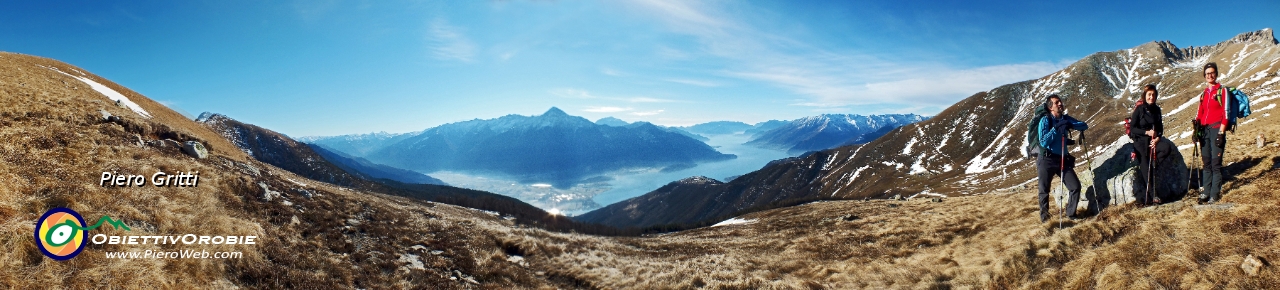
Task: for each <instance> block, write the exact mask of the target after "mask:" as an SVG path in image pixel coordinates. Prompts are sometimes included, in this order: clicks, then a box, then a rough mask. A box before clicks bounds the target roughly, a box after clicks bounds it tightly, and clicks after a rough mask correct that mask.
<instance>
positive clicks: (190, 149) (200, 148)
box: [182, 141, 209, 159]
mask: <svg viewBox="0 0 1280 290" xmlns="http://www.w3.org/2000/svg"><path fill="white" fill-rule="evenodd" d="M182 152H183V153H187V155H191V157H195V158H196V159H204V158H206V157H209V150H208V149H205V148H204V144H200V142H196V141H187V142H186V143H182Z"/></svg>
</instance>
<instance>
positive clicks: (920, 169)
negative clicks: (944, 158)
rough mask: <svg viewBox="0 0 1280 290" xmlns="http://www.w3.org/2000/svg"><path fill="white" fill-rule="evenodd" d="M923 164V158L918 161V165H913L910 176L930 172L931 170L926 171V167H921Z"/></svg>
mask: <svg viewBox="0 0 1280 290" xmlns="http://www.w3.org/2000/svg"><path fill="white" fill-rule="evenodd" d="M921 163H924V159H923V158H922V159H916V163H912V164H911V172H909V173H908V174H920V173H925V172H929V169H925V168H924V166H922V165H921Z"/></svg>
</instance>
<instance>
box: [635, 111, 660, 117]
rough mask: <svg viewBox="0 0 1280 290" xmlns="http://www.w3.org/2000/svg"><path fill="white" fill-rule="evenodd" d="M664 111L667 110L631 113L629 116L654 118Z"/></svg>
mask: <svg viewBox="0 0 1280 290" xmlns="http://www.w3.org/2000/svg"><path fill="white" fill-rule="evenodd" d="M663 111H666V110H653V111H642V112H631V113H629V114H631V115H632V116H639V117H644V116H653V115H657V114H662V112H663Z"/></svg>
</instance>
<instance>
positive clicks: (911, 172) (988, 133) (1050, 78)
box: [589, 29, 1280, 226]
mask: <svg viewBox="0 0 1280 290" xmlns="http://www.w3.org/2000/svg"><path fill="white" fill-rule="evenodd" d="M1208 62H1216V63H1217V64H1218V66H1219V69H1220V71H1221V73H1220V75H1221V76H1220V78H1219V79H1220V81H1221V82H1222V83H1223V84H1225V85H1228V86H1233V87H1237V88H1240V89H1241V90H1242V91H1244V92H1246V93H1247V94H1249V95H1250V96H1251V105H1252V107H1253V115H1252V116H1250V117H1249V119H1246V120H1243V121H1241V125H1240V126H1241V127H1247V126H1249V123H1250V122H1253V121H1254V120H1258V119H1264V118H1272V117H1273V116H1272V114H1271V113H1272V112H1270V110H1271V109H1273V108H1275V107H1276V103H1277V100H1276V99H1277V97H1280V74H1278V73H1277V69H1280V66H1277V65H1280V45H1277V42H1276V39H1275V36H1274V34H1273V32H1272V30H1271V29H1264V30H1260V31H1255V32H1248V33H1243V34H1240V35H1238V36H1236V37H1234V38H1232V39H1230V40H1227V41H1224V42H1221V43H1218V44H1215V45H1211V46H1205V47H1188V48H1178V47H1177V46H1175V45H1173V44H1172V43H1170V42H1168V41H1157V42H1149V43H1146V44H1143V45H1140V46H1138V47H1135V48H1131V49H1124V50H1119V51H1111V52H1098V53H1094V54H1092V55H1089V56H1087V57H1085V58H1083V59H1081V60H1079V61H1077V62H1075V63H1073V64H1071V65H1070V66H1068V67H1066V68H1064V69H1062V70H1060V71H1057V72H1054V73H1052V74H1049V75H1047V76H1044V77H1041V78H1038V79H1034V80H1028V81H1023V82H1018V83H1013V84H1008V85H1003V86H1000V87H997V88H994V89H991V90H989V91H985V92H978V93H977V94H974V95H973V96H970V97H968V98H966V99H964V100H961V101H959V102H957V103H956V104H954V105H952V106H951V107H949V108H947V109H946V110H943V111H942V112H940V113H939V114H938V115H937V116H934V117H931V118H929V119H928V120H925V121H922V122H918V123H914V124H910V125H906V126H903V127H901V128H899V129H895V130H892V131H890V132H888V133H887V134H885V135H884V136H882V137H881V138H878V139H876V140H874V141H871V142H870V143H866V144H861V145H854V146H847V147H840V148H836V149H831V150H823V151H819V152H814V153H812V154H808V155H805V156H802V157H798V158H789V159H784V160H779V161H775V162H774V163H772V164H770V165H767V166H765V167H764V168H763V169H761V170H759V171H755V172H751V173H748V174H744V175H743V176H741V177H738V178H735V179H733V181H731V182H728V183H724V184H723V185H718V186H709V188H707V189H706V190H701V191H698V192H685V193H683V194H681V195H680V196H679V197H678V200H676V199H675V198H677V197H659V198H654V196H653V195H662V193H660V192H657V191H655V192H653V193H649V194H646V195H643V196H640V197H636V198H635V199H633V200H640V201H642V202H640V203H639V204H630V205H628V208H656V207H653V206H648V205H645V203H664V202H665V203H671V202H682V203H694V204H703V205H704V206H701V207H699V208H681V209H679V211H667V210H652V211H644V212H640V211H630V210H619V209H618V208H615V206H606V207H605V208H602V209H600V210H598V211H602V212H609V211H614V212H618V213H617V214H623V215H625V217H622V218H621V219H627V220H628V221H617V222H614V223H613V224H617V225H631V226H645V225H652V224H653V223H652V222H660V223H698V222H701V221H704V220H707V219H697V218H687V215H685V214H684V212H686V211H700V212H703V213H702V214H700V215H698V216H699V217H714V218H710V219H716V218H719V219H724V218H729V217H733V216H737V215H738V214H741V213H743V212H746V211H753V210H761V209H766V208H773V207H778V206H786V205H793V204H797V203H801V202H805V201H813V200H821V199H862V198H884V197H890V196H894V195H902V196H904V197H911V196H930V195H935V196H958V195H972V194H985V193H992V192H997V191H1000V190H1001V189H1005V188H1011V187H1015V186H1024V185H1029V184H1032V181H1034V179H1035V178H1036V176H1035V174H1036V172H1035V167H1034V162H1033V161H1032V160H1029V159H1027V158H1026V152H1025V150H1023V148H1024V147H1025V146H1026V144H1025V143H1026V128H1027V124H1028V122H1029V121H1030V119H1031V117H1032V114H1033V109H1034V107H1035V106H1038V105H1040V104H1041V103H1042V102H1044V100H1045V97H1046V96H1048V95H1049V94H1058V95H1060V96H1062V99H1063V102H1064V103H1065V105H1066V106H1067V113H1068V114H1070V115H1072V116H1074V117H1076V118H1078V119H1080V120H1082V121H1085V122H1087V123H1089V124H1090V126H1091V128H1090V129H1089V130H1087V131H1085V134H1084V135H1085V140H1080V141H1081V144H1080V145H1083V146H1074V147H1073V148H1072V152H1073V153H1072V154H1073V155H1075V156H1077V157H1078V159H1077V162H1078V163H1079V165H1081V166H1079V167H1078V168H1081V170H1083V168H1086V167H1085V166H1082V165H1083V164H1084V163H1085V162H1087V161H1089V160H1090V159H1091V158H1094V157H1103V158H1108V157H1110V156H1100V155H1101V154H1103V153H1104V152H1107V151H1106V150H1105V149H1106V148H1108V147H1110V146H1113V145H1117V144H1122V143H1126V142H1129V140H1128V138H1127V137H1125V136H1124V135H1123V134H1124V126H1123V120H1124V118H1125V117H1127V116H1128V115H1129V112H1130V109H1131V108H1132V107H1133V104H1134V101H1135V100H1136V99H1137V97H1138V95H1139V94H1140V92H1141V90H1142V87H1143V86H1145V85H1146V84H1155V85H1156V86H1157V87H1158V88H1159V90H1160V99H1159V100H1158V101H1157V104H1159V105H1160V106H1162V107H1163V108H1164V112H1165V117H1164V118H1165V119H1164V120H1165V132H1166V137H1167V138H1168V139H1169V140H1171V141H1173V142H1175V143H1176V144H1178V145H1179V148H1180V149H1182V150H1184V151H1185V150H1190V147H1191V145H1190V143H1191V141H1190V140H1189V137H1190V136H1191V128H1190V127H1191V126H1190V120H1191V119H1193V118H1194V115H1195V113H1196V105H1197V104H1198V99H1197V96H1198V95H1199V94H1200V92H1201V91H1202V90H1203V87H1204V85H1205V84H1204V79H1203V76H1202V69H1201V68H1202V66H1203V65H1204V64H1205V63H1208ZM1254 137H1255V136H1237V135H1228V141H1227V143H1228V144H1241V143H1240V142H1244V141H1245V140H1248V141H1252V140H1253V138H1254ZM1086 146H1087V147H1086ZM1230 152H1231V151H1230V150H1228V151H1227V154H1228V155H1229V154H1231V153H1230ZM1183 155H1184V156H1190V152H1186V153H1184V154H1183ZM1188 160H1190V159H1188ZM1032 186H1034V185H1032ZM667 196H670V195H667ZM628 202H631V200H629V201H624V202H622V203H619V204H624V203H628ZM589 214H590V213H589ZM615 215H616V214H615ZM654 216H657V217H661V218H654Z"/></svg>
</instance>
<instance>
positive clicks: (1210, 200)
mask: <svg viewBox="0 0 1280 290" xmlns="http://www.w3.org/2000/svg"><path fill="white" fill-rule="evenodd" d="M1215 203H1218V199H1216V198H1210V199H1209V201H1208V202H1207V204H1215Z"/></svg>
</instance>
